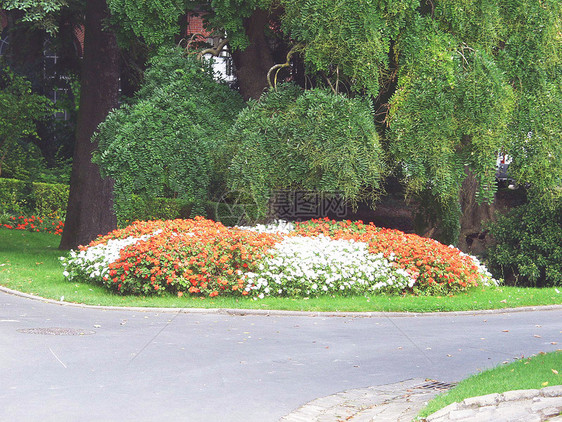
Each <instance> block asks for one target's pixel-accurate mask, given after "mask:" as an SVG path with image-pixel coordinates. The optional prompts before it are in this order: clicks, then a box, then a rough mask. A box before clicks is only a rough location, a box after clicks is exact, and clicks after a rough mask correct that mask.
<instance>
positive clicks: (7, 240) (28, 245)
mask: <svg viewBox="0 0 562 422" xmlns="http://www.w3.org/2000/svg"><path fill="white" fill-rule="evenodd" d="M59 242H60V237H59V236H56V235H52V234H48V233H31V232H26V231H19V230H8V229H0V285H2V286H5V287H8V288H10V289H14V290H19V291H21V292H25V293H31V294H34V295H38V296H42V297H45V298H49V299H57V300H60V299H61V297H64V300H65V301H67V302H76V303H85V304H89V305H111V306H144V307H169V308H195V307H197V308H238V309H268V310H271V309H279V310H294V311H340V312H344V311H347V312H376V311H386V312H391V311H406V312H437V311H440V312H444V311H462V310H476V309H500V308H513V307H520V306H537V305H550V304H561V303H562V292H561V293H558V292H557V290H556V289H554V288H544V289H532V288H515V287H498V288H477V289H474V290H473V291H471V292H470V293H468V294H460V295H457V296H453V297H429V296H421V297H419V296H400V297H392V296H382V295H373V296H370V297H364V296H359V297H319V298H310V299H292V298H266V299H262V300H251V299H247V298H231V297H230V298H229V297H222V298H221V297H220V296H219V297H215V298H213V299H209V298H206V299H201V298H193V297H181V298H180V297H175V296H171V295H163V296H152V297H141V296H119V295H116V294H113V293H110V292H109V291H107V290H106V289H105V288H103V287H101V286H97V285H92V284H88V283H74V282H73V283H69V282H67V281H65V280H64V278H63V276H62V271H63V269H62V265H61V264H60V262H59V257H60V256H62V255H64V254H65V253H64V252H61V251H59V250H58V249H57V247H58V244H59Z"/></svg>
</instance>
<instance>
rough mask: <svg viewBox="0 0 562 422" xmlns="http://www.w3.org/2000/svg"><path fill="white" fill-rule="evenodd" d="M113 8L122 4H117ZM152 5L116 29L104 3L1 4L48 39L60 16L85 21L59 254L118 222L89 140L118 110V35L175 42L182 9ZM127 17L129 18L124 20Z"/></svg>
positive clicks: (17, 0) (38, 0)
mask: <svg viewBox="0 0 562 422" xmlns="http://www.w3.org/2000/svg"><path fill="white" fill-rule="evenodd" d="M114 3H115V4H117V5H118V4H119V2H118V1H117V0H116V1H115V2H114ZM115 4H114V6H115ZM131 4H132V5H135V4H136V3H135V2H131ZM182 4H183V3H182ZM154 5H155V8H156V9H158V10H156V11H155V10H152V9H150V8H147V7H145V5H143V6H142V7H141V8H140V10H141V12H140V16H139V17H138V19H137V20H139V22H136V21H135V22H133V24H132V25H131V24H130V22H131V19H130V17H131V16H134V8H130V7H129V8H128V10H129V12H130V14H129V15H123V16H121V18H122V19H123V22H122V23H123V25H121V26H115V20H114V21H113V26H112V25H111V23H112V22H111V20H110V12H109V7H108V3H107V2H106V0H87V1H86V2H84V3H82V2H63V1H48V0H34V1H21V0H2V1H1V2H0V7H1V8H4V9H8V10H11V11H15V12H17V14H18V16H19V17H20V18H21V19H20V20H21V21H23V22H25V23H26V24H27V25H31V27H34V28H40V29H41V30H44V31H45V32H46V33H48V34H55V33H56V32H57V30H58V29H59V28H58V22H59V17H60V16H61V15H62V14H67V15H68V11H69V9H72V10H73V13H72V15H73V16H75V17H78V16H83V17H84V21H78V22H72V23H71V24H72V25H78V24H83V25H84V28H85V37H84V53H83V58H82V66H81V77H80V80H81V92H80V108H79V113H78V122H77V128H76V135H75V144H74V151H75V152H74V156H73V167H72V176H71V187H70V197H69V203H68V209H67V216H66V222H65V228H64V232H63V236H62V239H61V244H60V248H61V249H70V248H76V247H77V246H79V245H81V244H87V243H89V242H90V241H91V240H92V239H94V238H95V237H96V236H97V235H99V234H101V233H106V232H107V231H109V230H112V229H114V228H116V225H117V220H116V218H115V214H114V211H113V206H112V204H113V189H112V181H111V180H110V179H102V178H101V177H100V172H99V169H98V167H97V165H95V164H93V163H92V162H91V157H92V152H93V151H94V150H95V149H96V145H95V144H93V143H92V142H91V138H92V135H93V134H94V133H95V131H96V129H97V126H98V125H99V124H100V123H101V122H102V121H103V120H104V119H105V117H106V116H107V114H108V113H109V111H110V110H111V109H113V108H115V107H117V106H118V100H119V97H118V92H119V57H120V47H119V46H118V44H117V39H116V33H115V31H114V30H118V31H119V32H120V33H121V35H122V36H123V39H124V40H125V41H126V40H129V41H130V40H131V35H130V34H131V31H130V28H131V27H134V28H135V32H136V33H137V34H139V35H140V36H142V35H147V34H153V35H152V37H151V38H149V37H145V38H147V39H148V42H152V43H156V42H164V41H166V40H169V39H170V38H171V35H172V33H171V29H170V28H172V27H173V28H175V25H174V24H175V23H176V21H177V16H178V14H179V10H181V8H180V9H178V8H177V3H176V6H174V5H173V4H172V5H171V4H167V3H162V4H160V3H154ZM159 10H160V11H166V10H171V12H170V13H172V15H173V19H172V20H173V24H172V23H171V22H169V21H166V19H165V17H166V16H169V15H170V13H168V14H167V15H166V14H164V13H163V14H162V16H161V14H159V13H158V11H159ZM153 12H155V13H153ZM142 16H144V17H150V16H152V17H153V20H152V21H150V19H149V18H147V19H146V20H145V21H142V22H140V20H141V17H142ZM154 16H157V17H156V18H154ZM126 17H128V18H127V19H125V18H126ZM154 20H156V21H157V22H159V23H160V24H159V25H158V28H157V29H156V30H154V31H151V30H150V28H149V24H150V22H153V21H154ZM147 28H148V29H147ZM134 35H135V34H133V36H134ZM129 45H130V44H129Z"/></svg>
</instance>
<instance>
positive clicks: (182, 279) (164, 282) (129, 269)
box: [63, 217, 280, 297]
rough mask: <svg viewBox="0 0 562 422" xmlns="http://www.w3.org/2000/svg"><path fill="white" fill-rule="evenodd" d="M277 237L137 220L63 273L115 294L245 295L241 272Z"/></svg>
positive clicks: (71, 261)
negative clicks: (111, 290)
mask: <svg viewBox="0 0 562 422" xmlns="http://www.w3.org/2000/svg"><path fill="white" fill-rule="evenodd" d="M279 240H280V237H279V236H278V235H273V234H265V233H257V232H253V231H247V230H236V229H234V230H233V229H228V228H227V227H225V226H223V225H222V224H221V223H215V222H213V221H211V220H206V219H204V218H202V217H197V218H195V219H194V220H168V221H150V222H137V223H134V224H132V225H131V226H128V227H127V228H125V229H123V230H116V231H114V232H111V233H109V234H108V235H106V236H103V237H101V238H99V239H97V240H95V241H94V242H92V243H91V244H90V245H89V246H88V247H81V248H80V250H79V252H73V253H72V254H71V256H70V257H69V258H68V259H63V265H64V266H65V273H64V274H65V276H66V277H67V278H68V279H70V280H73V279H76V278H81V277H84V276H85V275H86V276H88V277H89V278H90V280H93V281H95V282H98V283H101V284H103V285H105V286H107V287H109V288H110V289H113V290H116V291H118V292H120V293H143V294H147V293H154V292H157V293H162V292H165V291H168V292H172V293H175V294H178V295H180V296H181V295H183V294H184V293H192V294H197V295H205V296H210V297H213V296H217V295H218V294H219V293H223V294H224V293H233V292H239V293H240V294H242V295H247V294H248V292H247V291H245V290H244V287H245V284H244V281H243V279H242V278H241V274H242V272H243V271H254V270H255V269H256V268H257V261H258V260H260V259H261V258H262V257H263V255H264V254H266V253H267V251H268V250H269V249H270V248H271V247H272V246H273V245H274V244H275V243H276V242H278V241H279ZM91 249H94V252H90V250H91Z"/></svg>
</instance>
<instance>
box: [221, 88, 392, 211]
mask: <svg viewBox="0 0 562 422" xmlns="http://www.w3.org/2000/svg"><path fill="white" fill-rule="evenodd" d="M228 143H229V144H230V145H231V146H233V147H231V148H232V149H233V150H234V149H236V148H237V153H236V154H235V157H234V159H233V161H232V164H231V167H230V173H229V184H230V187H231V188H232V189H234V190H239V191H242V192H248V194H249V195H250V196H251V197H252V198H253V199H254V200H255V201H256V203H257V204H258V206H259V207H260V208H261V209H262V210H264V211H265V207H266V204H267V201H268V199H269V196H270V195H271V191H272V190H273V189H287V188H300V189H304V190H316V191H320V192H327V193H335V192H339V193H341V194H342V196H343V197H344V198H345V199H346V200H350V201H352V202H356V201H358V200H360V199H365V198H366V197H369V198H370V199H373V198H374V197H375V196H376V195H377V193H378V192H379V184H380V180H381V177H382V175H383V173H384V162H383V152H382V149H381V146H380V144H379V140H378V135H377V133H376V130H375V126H374V123H373V116H372V113H371V109H370V107H369V104H368V103H367V102H365V101H362V100H358V99H349V98H347V97H344V96H343V95H335V94H333V93H331V92H328V91H326V90H321V89H313V90H309V91H302V90H301V89H300V88H298V87H296V86H294V85H282V86H280V87H279V89H278V90H277V91H271V92H269V93H267V94H264V95H263V96H262V97H261V98H260V100H259V101H254V102H251V103H250V104H249V106H248V107H247V108H246V109H244V110H243V111H242V112H241V113H240V115H239V116H238V119H237V120H236V123H235V124H234V126H233V127H232V128H231V130H230V131H229V133H228ZM233 155H234V154H233ZM366 188H370V190H367V189H366Z"/></svg>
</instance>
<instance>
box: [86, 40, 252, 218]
mask: <svg viewBox="0 0 562 422" xmlns="http://www.w3.org/2000/svg"><path fill="white" fill-rule="evenodd" d="M241 107H242V100H241V99H240V97H239V96H238V95H237V94H236V93H235V92H233V91H231V90H230V88H228V86H226V85H225V84H220V83H217V82H216V81H215V80H214V79H213V72H212V69H211V68H210V66H209V65H208V64H207V63H204V62H201V61H199V60H197V59H195V58H194V57H193V56H191V57H183V56H182V55H181V53H180V52H179V51H177V50H170V49H165V50H163V51H162V52H161V53H160V54H159V55H158V56H157V57H155V58H154V59H153V60H152V66H151V68H150V70H149V71H148V72H147V74H146V85H145V86H144V88H143V89H142V90H141V91H140V92H139V93H138V95H137V96H136V97H135V98H134V99H133V101H132V102H131V103H130V104H129V105H125V106H123V107H121V108H120V109H118V110H115V111H113V112H112V113H111V114H110V115H109V116H108V118H107V119H106V120H105V122H104V123H103V124H102V125H100V131H99V134H98V135H97V136H96V137H95V140H97V141H98V142H99V151H98V153H97V154H96V156H95V161H96V162H97V163H98V164H99V165H100V168H101V170H102V174H103V175H104V176H110V177H112V178H114V179H115V196H116V211H117V214H118V217H121V216H129V215H130V212H129V211H130V210H128V207H132V206H133V204H132V201H130V200H129V199H130V198H131V197H132V195H133V194H136V195H139V196H141V197H143V198H151V197H152V198H154V197H178V198H180V199H182V200H185V201H189V202H194V203H195V208H194V212H195V213H199V214H200V213H202V212H203V211H202V210H203V208H202V207H203V202H204V201H205V200H206V199H207V197H208V193H209V189H210V181H211V177H213V176H212V175H213V174H214V173H216V172H217V171H218V170H217V166H220V165H224V164H223V163H216V165H215V163H214V162H213V160H212V157H213V151H214V150H215V149H217V148H218V146H217V144H218V143H219V140H220V138H221V136H222V133H223V132H224V131H225V130H226V129H227V128H228V127H229V126H230V124H231V122H232V120H233V119H234V117H235V116H236V114H237V112H238V110H240V108H241Z"/></svg>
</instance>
